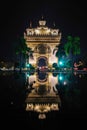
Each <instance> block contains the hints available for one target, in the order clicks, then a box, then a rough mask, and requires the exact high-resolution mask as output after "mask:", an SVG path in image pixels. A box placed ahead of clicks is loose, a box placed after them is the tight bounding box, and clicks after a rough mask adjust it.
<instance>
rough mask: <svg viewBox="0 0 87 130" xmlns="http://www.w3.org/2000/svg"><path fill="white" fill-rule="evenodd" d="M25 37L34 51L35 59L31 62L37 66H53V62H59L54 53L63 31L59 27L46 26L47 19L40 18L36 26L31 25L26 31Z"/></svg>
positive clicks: (30, 60) (30, 61)
mask: <svg viewBox="0 0 87 130" xmlns="http://www.w3.org/2000/svg"><path fill="white" fill-rule="evenodd" d="M24 38H25V39H26V44H27V46H28V47H30V48H32V50H33V51H34V53H33V57H34V58H33V59H31V58H30V59H29V63H30V64H32V65H33V66H35V67H42V66H47V67H49V68H50V67H52V64H53V63H58V61H57V60H58V58H56V56H55V54H53V50H54V48H55V46H56V45H59V44H60V40H61V33H60V32H59V29H52V28H48V27H47V26H46V21H45V20H43V19H42V20H40V21H39V25H38V26H37V27H36V28H32V26H30V27H29V28H27V29H26V32H24Z"/></svg>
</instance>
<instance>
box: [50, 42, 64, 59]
mask: <svg viewBox="0 0 87 130" xmlns="http://www.w3.org/2000/svg"><path fill="white" fill-rule="evenodd" d="M53 54H55V56H56V57H57V58H58V59H59V60H60V59H62V58H63V56H64V55H65V52H64V47H63V45H62V44H60V45H57V46H56V47H55V49H54V50H53Z"/></svg>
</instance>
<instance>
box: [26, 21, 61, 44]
mask: <svg viewBox="0 0 87 130" xmlns="http://www.w3.org/2000/svg"><path fill="white" fill-rule="evenodd" d="M24 38H25V39H26V40H27V41H48V40H52V41H54V40H56V41H58V42H59V41H60V39H61V33H60V31H59V29H52V28H49V27H47V26H46V21H45V20H39V25H38V26H37V27H36V28H32V26H30V27H29V28H27V29H26V32H24Z"/></svg>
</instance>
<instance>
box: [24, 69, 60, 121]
mask: <svg viewBox="0 0 87 130" xmlns="http://www.w3.org/2000/svg"><path fill="white" fill-rule="evenodd" d="M26 80H27V89H28V93H27V97H26V101H25V102H26V111H35V112H38V118H39V119H45V118H46V113H47V112H50V111H58V110H59V108H60V106H61V101H60V97H59V95H58V90H57V89H56V84H58V77H57V76H56V77H54V76H53V75H52V73H47V72H43V71H40V72H35V74H34V75H33V74H30V73H26Z"/></svg>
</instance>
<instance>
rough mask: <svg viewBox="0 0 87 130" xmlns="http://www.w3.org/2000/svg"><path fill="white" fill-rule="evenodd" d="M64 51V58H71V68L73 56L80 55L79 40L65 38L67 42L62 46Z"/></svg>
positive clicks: (76, 38) (77, 38)
mask: <svg viewBox="0 0 87 130" xmlns="http://www.w3.org/2000/svg"><path fill="white" fill-rule="evenodd" d="M64 50H65V54H66V56H68V57H69V58H71V60H72V67H73V56H76V55H79V54H80V38H79V37H72V36H67V42H66V44H65V45H64Z"/></svg>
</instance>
